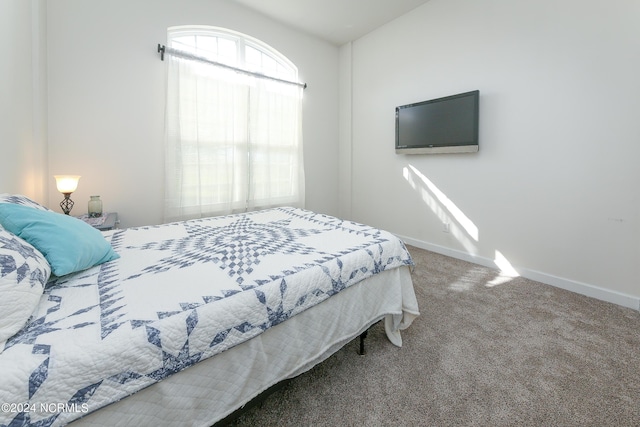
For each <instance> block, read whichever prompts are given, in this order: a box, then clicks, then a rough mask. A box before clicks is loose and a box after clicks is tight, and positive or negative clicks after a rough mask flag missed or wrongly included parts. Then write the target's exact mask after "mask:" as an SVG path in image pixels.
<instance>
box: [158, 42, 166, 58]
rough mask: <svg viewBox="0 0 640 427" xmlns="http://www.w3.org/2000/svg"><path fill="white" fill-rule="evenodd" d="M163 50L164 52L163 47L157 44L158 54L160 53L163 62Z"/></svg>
mask: <svg viewBox="0 0 640 427" xmlns="http://www.w3.org/2000/svg"><path fill="white" fill-rule="evenodd" d="M164 50H165V46H164V45H161V44H160V43H158V52H159V53H160V60H161V61H164Z"/></svg>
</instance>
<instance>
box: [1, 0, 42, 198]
mask: <svg viewBox="0 0 640 427" xmlns="http://www.w3.org/2000/svg"><path fill="white" fill-rule="evenodd" d="M45 5H46V3H44V0H31V1H25V0H3V1H2V2H0V40H4V41H5V43H3V47H4V49H3V52H2V55H0V193H19V194H25V195H27V196H29V197H31V198H32V199H34V200H37V201H38V202H40V203H46V202H47V199H46V194H45V190H44V185H43V177H44V175H45V174H46V109H45V108H44V99H45V98H44V97H45V95H46V89H45V83H46V80H45V69H46V63H45V59H46V58H45V55H44V52H45V47H44V42H45V39H44V32H43V31H42V29H43V28H45V26H44V24H45V22H44V21H45V19H44V14H45V12H46V8H45Z"/></svg>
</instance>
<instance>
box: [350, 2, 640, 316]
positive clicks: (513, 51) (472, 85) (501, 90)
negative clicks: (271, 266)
mask: <svg viewBox="0 0 640 427" xmlns="http://www.w3.org/2000/svg"><path fill="white" fill-rule="evenodd" d="M638 22H640V3H639V2H637V1H634V0H612V1H608V2H602V1H596V0H588V1H585V0H563V1H561V2H558V1H556V0H537V1H532V2H514V1H511V0H484V1H482V2H478V1H476V0H431V1H429V2H428V3H426V4H425V5H423V6H422V7H420V8H418V9H416V10H414V11H412V12H411V13H409V14H407V15H405V16H403V17H401V18H399V19H397V20H395V21H393V22H392V23H390V24H388V25H386V26H384V27H382V28H380V29H378V30H376V31H374V32H372V33H370V34H368V35H367V36H365V37H363V38H361V39H359V40H356V41H355V42H353V43H352V44H351V45H346V46H343V47H342V48H341V54H342V55H344V56H350V60H351V66H350V68H351V71H350V72H351V76H352V81H351V87H352V94H351V95H352V97H351V99H350V102H351V105H352V109H351V123H349V126H350V128H351V135H352V138H351V139H350V140H349V139H345V137H344V135H343V134H344V132H343V133H341V135H342V144H343V145H347V146H349V148H348V149H347V148H344V147H343V150H347V151H350V152H351V153H352V161H351V168H352V169H351V174H350V179H351V182H352V187H351V189H350V191H351V194H352V199H351V200H352V205H351V209H352V218H353V219H354V220H356V221H361V222H365V223H368V224H371V225H374V226H378V227H381V228H385V229H388V230H389V231H392V232H395V233H397V234H399V235H402V236H405V237H407V238H408V240H409V241H410V243H414V244H417V245H422V246H423V247H427V248H430V249H435V250H439V251H441V252H443V253H449V254H453V255H456V256H459V257H462V258H465V257H466V258H470V259H474V260H477V261H479V262H481V263H490V264H491V263H494V260H500V259H504V260H506V261H508V262H509V263H511V265H512V266H513V267H515V268H516V269H518V270H519V271H520V272H521V273H522V274H523V275H528V276H530V277H534V278H536V279H538V280H542V281H546V282H547V283H553V284H557V285H559V286H564V287H567V288H570V289H572V288H573V289H574V290H579V291H584V293H587V294H589V293H590V292H591V293H592V294H593V295H594V296H598V297H602V298H603V299H608V300H612V301H615V302H619V303H622V304H625V305H629V306H635V307H636V308H637V305H638V297H640V286H638V285H639V283H638V277H639V274H638V273H639V267H638V266H639V265H640V243H639V242H640V226H639V219H640V199H639V196H638V195H639V193H640V192H639V191H638V184H639V183H640V168H639V167H638V166H637V164H638V159H640V120H639V119H638V117H640V96H639V95H640V78H639V77H638V76H639V75H640V49H639V48H638V40H640V25H638ZM345 69H346V68H345V67H343V70H345ZM345 73H346V71H345V72H343V74H342V75H343V76H344V74H345ZM474 89H479V90H480V94H481V98H480V151H479V153H476V154H453V155H449V154H447V155H413V156H409V155H396V154H395V153H394V149H393V144H394V107H396V106H398V105H402V104H407V103H411V102H415V101H422V100H427V99H432V98H436V97H440V96H446V95H452V94H455V93H460V92H465V91H469V90H474ZM343 105H344V103H343ZM347 108H348V107H347ZM443 222H448V223H450V224H451V232H449V233H445V232H443V231H442V230H443ZM621 294H622V295H621ZM618 297H619V298H618ZM628 297H631V298H628Z"/></svg>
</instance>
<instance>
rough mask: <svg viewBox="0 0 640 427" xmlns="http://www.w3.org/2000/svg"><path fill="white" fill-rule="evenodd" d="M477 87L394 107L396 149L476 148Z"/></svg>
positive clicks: (455, 150) (423, 151)
mask: <svg viewBox="0 0 640 427" xmlns="http://www.w3.org/2000/svg"><path fill="white" fill-rule="evenodd" d="M479 100H480V91H478V90H474V91H471V92H465V93H460V94H457V95H451V96H445V97H444V98H437V99H431V100H429V101H422V102H418V103H415V104H408V105H402V106H400V107H396V153H398V154H432V153H474V152H476V151H478V110H479Z"/></svg>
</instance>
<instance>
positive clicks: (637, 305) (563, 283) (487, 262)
mask: <svg viewBox="0 0 640 427" xmlns="http://www.w3.org/2000/svg"><path fill="white" fill-rule="evenodd" d="M398 237H399V238H400V239H402V240H403V241H404V242H405V243H406V244H408V245H411V246H415V247H417V248H420V249H426V250H428V251H432V252H436V253H439V254H442V255H446V256H450V257H452V258H456V259H460V260H463V261H468V262H472V263H474V264H479V265H482V266H484V267H488V268H493V269H497V266H496V264H495V262H494V261H493V260H492V259H489V258H485V257H481V256H478V255H472V254H469V253H466V252H463V251H459V250H456V249H451V248H447V247H444V246H440V245H434V244H432V243H428V242H423V241H421V240H416V239H412V238H410V237H405V236H400V235H399V236H398ZM513 267H514V268H515V270H516V271H517V272H518V274H519V275H520V276H522V277H525V278H527V279H531V280H535V281H537V282H541V283H545V284H547V285H551V286H555V287H556V288H561V289H565V290H567V291H571V292H575V293H578V294H581V295H586V296H588V297H591V298H596V299H599V300H602V301H606V302H610V303H613V304H617V305H620V306H623V307H627V308H632V309H634V310H638V311H640V297H636V296H633V295H628V294H624V293H622V292H618V291H613V290H611V289H605V288H600V287H598V286H593V285H589V284H587V283H582V282H577V281H575V280H570V279H565V278H562V277H557V276H554V275H551V274H547V273H543V272H541V271H536V270H530V269H527V268H519V267H517V266H513Z"/></svg>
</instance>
